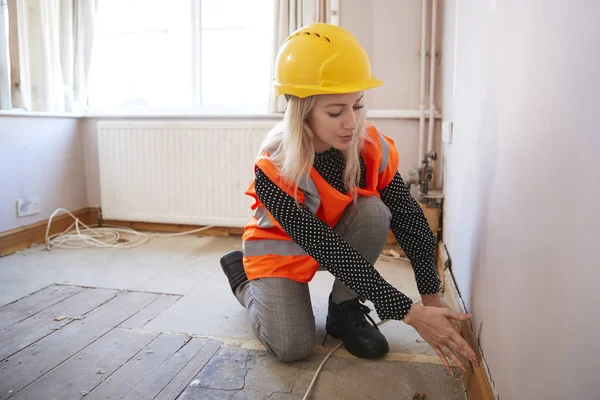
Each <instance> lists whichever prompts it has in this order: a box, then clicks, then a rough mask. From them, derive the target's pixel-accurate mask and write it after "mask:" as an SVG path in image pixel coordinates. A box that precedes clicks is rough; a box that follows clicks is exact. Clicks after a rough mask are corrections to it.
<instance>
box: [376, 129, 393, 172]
mask: <svg viewBox="0 0 600 400" xmlns="http://www.w3.org/2000/svg"><path fill="white" fill-rule="evenodd" d="M377 134H378V135H379V143H380V144H381V164H379V173H380V174H381V173H382V172H383V171H385V169H386V168H387V165H388V162H389V159H390V145H389V144H388V142H387V140H385V138H384V137H383V135H382V134H381V133H380V132H379V130H378V131H377Z"/></svg>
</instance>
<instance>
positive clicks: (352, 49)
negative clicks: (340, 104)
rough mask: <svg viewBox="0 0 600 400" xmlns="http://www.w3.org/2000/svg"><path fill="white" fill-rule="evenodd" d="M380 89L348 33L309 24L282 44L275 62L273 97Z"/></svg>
mask: <svg viewBox="0 0 600 400" xmlns="http://www.w3.org/2000/svg"><path fill="white" fill-rule="evenodd" d="M381 85H383V81H381V80H379V79H377V78H375V77H373V75H372V74H371V63H370V62H369V57H368V56H367V53H366V52H365V50H364V49H363V48H362V47H361V45H360V44H359V43H358V41H357V40H356V38H355V37H354V36H353V35H352V34H351V33H350V32H348V31H347V30H345V29H343V28H340V27H339V26H336V25H331V24H324V23H318V24H311V25H307V26H305V27H303V28H300V29H298V30H297V31H295V32H294V33H292V34H291V35H290V36H288V38H287V39H286V40H285V42H284V43H283V45H282V46H281V48H280V49H279V53H278V54H277V59H276V61H275V76H274V78H273V86H274V92H275V93H274V94H275V97H276V98H277V97H278V96H279V95H282V94H289V95H293V96H297V97H307V96H312V95H317V94H340V93H354V92H360V91H362V90H366V89H371V88H374V87H377V86H381Z"/></svg>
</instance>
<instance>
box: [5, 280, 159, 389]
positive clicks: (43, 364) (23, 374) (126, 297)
mask: <svg viewBox="0 0 600 400" xmlns="http://www.w3.org/2000/svg"><path fill="white" fill-rule="evenodd" d="M156 297H157V295H156V294H150V293H140V292H122V293H119V294H118V295H117V296H116V297H115V298H114V299H112V300H110V301H109V302H108V303H105V304H103V305H102V306H100V307H98V308H96V309H95V310H94V311H92V312H90V313H89V315H88V316H86V318H85V319H83V320H80V321H74V322H72V323H70V324H69V325H67V326H65V327H64V328H63V329H60V330H59V331H56V332H54V333H53V334H51V335H48V336H46V337H45V338H43V339H42V340H40V341H39V342H37V343H36V346H35V347H31V346H29V347H27V348H25V349H23V350H21V351H19V352H18V353H16V354H15V355H13V356H12V357H11V358H9V359H7V360H8V362H5V363H3V364H4V365H3V367H4V366H6V367H7V368H1V369H0V400H3V399H6V398H7V397H8V392H9V391H10V390H13V391H14V393H17V392H18V391H19V390H21V389H23V388H24V387H25V386H27V385H28V384H30V383H31V382H33V381H35V380H36V379H38V378H39V377H40V376H42V375H44V374H45V373H47V372H48V371H50V370H52V369H53V368H55V367H56V366H57V365H59V364H60V363H62V362H64V361H65V360H67V359H68V358H69V357H71V356H73V354H75V353H77V352H78V351H81V350H82V349H83V348H85V347H86V346H88V345H89V344H90V343H91V342H93V341H94V340H96V339H97V338H99V337H101V336H103V335H105V334H106V333H107V332H109V331H110V330H112V328H113V326H117V325H119V324H120V323H121V322H123V321H124V320H126V319H127V318H129V317H131V316H132V315H133V314H135V313H136V312H138V311H139V310H140V309H141V308H142V307H144V306H146V305H148V304H150V303H151V302H152V301H153V300H154V299H155V298H156Z"/></svg>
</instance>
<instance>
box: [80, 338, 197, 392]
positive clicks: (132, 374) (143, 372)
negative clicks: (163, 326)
mask: <svg viewBox="0 0 600 400" xmlns="http://www.w3.org/2000/svg"><path fill="white" fill-rule="evenodd" d="M188 339H189V338H188V337H187V336H181V335H165V334H161V335H160V336H158V337H157V338H155V339H154V340H153V341H152V342H150V343H148V344H147V345H146V347H145V348H143V349H142V350H141V351H140V352H139V353H137V354H136V355H134V356H133V357H132V358H131V359H129V360H128V361H127V362H126V363H125V364H124V365H122V366H121V367H120V368H119V369H118V370H116V371H115V372H114V373H113V374H112V375H109V373H108V372H107V378H106V379H105V380H104V381H103V382H102V383H101V384H99V385H98V386H96V387H95V388H94V389H93V390H91V392H90V394H89V395H87V396H86V397H85V400H108V399H120V398H121V396H123V395H125V394H127V393H128V392H129V391H131V390H132V389H133V388H134V387H135V386H136V385H137V384H138V383H139V382H140V381H142V380H143V379H144V378H145V377H146V376H147V375H148V374H150V373H152V371H154V370H155V369H156V368H160V366H161V365H162V363H163V362H165V360H167V359H168V358H169V357H171V356H172V355H173V354H174V353H175V352H177V350H178V349H179V348H181V347H182V346H183V345H184V344H185V343H186V342H187V340H188Z"/></svg>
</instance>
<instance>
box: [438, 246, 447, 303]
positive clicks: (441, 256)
mask: <svg viewBox="0 0 600 400" xmlns="http://www.w3.org/2000/svg"><path fill="white" fill-rule="evenodd" d="M448 259H449V257H448V252H447V251H446V246H445V245H444V242H443V241H441V240H440V241H439V242H438V251H437V258H436V264H437V266H436V267H437V273H438V276H439V278H440V283H441V287H440V291H441V292H442V293H443V292H444V290H446V279H444V273H445V271H446V264H447V262H448Z"/></svg>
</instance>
